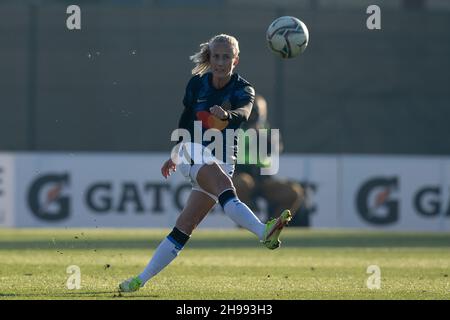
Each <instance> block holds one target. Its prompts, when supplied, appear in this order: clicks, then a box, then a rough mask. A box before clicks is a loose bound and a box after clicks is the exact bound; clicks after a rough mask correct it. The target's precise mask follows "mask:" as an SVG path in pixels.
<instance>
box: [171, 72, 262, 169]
mask: <svg viewBox="0 0 450 320" xmlns="http://www.w3.org/2000/svg"><path fill="white" fill-rule="evenodd" d="M254 99H255V90H254V89H253V87H252V85H251V84H250V83H249V82H248V81H246V80H245V79H243V78H242V77H241V76H239V75H238V74H236V73H235V74H233V75H232V76H231V79H230V81H229V82H228V83H227V84H226V86H225V87H223V88H221V89H216V88H214V86H213V85H212V74H211V73H206V74H204V75H202V76H199V75H196V76H193V77H192V78H191V79H190V80H189V83H188V85H187V87H186V93H185V96H184V99H183V104H184V106H185V109H184V111H183V114H182V116H181V119H180V122H179V128H184V129H187V130H189V133H190V135H191V138H192V141H193V138H194V121H201V127H202V137H203V134H204V132H205V131H206V130H208V129H217V130H219V131H220V132H221V133H222V138H223V142H224V149H223V155H224V156H225V155H226V154H227V153H226V148H227V146H228V147H230V148H232V149H233V150H232V156H233V159H235V158H236V156H237V143H238V137H237V136H234V137H233V141H227V140H226V139H227V138H226V137H227V135H226V130H227V129H233V130H235V129H237V128H239V127H240V125H241V124H242V123H243V122H245V121H247V120H248V117H249V116H250V113H251V110H252V107H253V102H254ZM214 105H218V106H221V107H222V109H224V110H226V111H227V112H228V118H227V119H225V120H221V119H218V118H217V117H215V116H213V115H212V114H211V113H210V112H209V109H210V108H211V107H213V106H214ZM202 144H203V145H204V146H208V145H209V144H211V141H203V139H202ZM213 154H214V150H213ZM219 160H221V161H224V162H225V160H229V159H219Z"/></svg>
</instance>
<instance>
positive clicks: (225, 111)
mask: <svg viewBox="0 0 450 320" xmlns="http://www.w3.org/2000/svg"><path fill="white" fill-rule="evenodd" d="M190 59H191V60H192V61H193V62H194V63H195V67H194V69H193V70H192V74H193V75H194V76H193V77H192V78H191V79H190V81H189V83H188V85H187V87H186V93H185V96H184V99H183V104H184V106H185V108H184V111H183V113H182V115H181V118H180V121H179V128H181V129H186V130H187V131H188V132H189V133H190V135H191V137H194V130H195V124H199V123H201V130H202V132H205V131H206V130H208V129H214V130H216V132H220V133H221V134H222V139H223V141H224V149H223V151H224V154H227V156H226V157H225V158H222V159H217V158H216V157H215V155H216V153H217V152H216V153H215V154H213V153H212V152H209V150H208V149H205V148H206V146H208V145H209V144H210V143H211V141H201V142H200V143H198V142H197V141H194V142H193V141H192V140H191V141H183V142H182V143H181V142H180V143H178V145H177V146H178V147H179V148H178V149H177V151H176V152H175V154H176V155H177V156H179V157H180V158H181V159H183V160H184V161H182V163H180V164H179V165H178V167H179V169H180V171H181V173H182V174H183V175H184V176H185V177H186V178H187V179H189V181H190V182H191V184H192V191H191V194H190V196H189V198H188V200H187V204H186V206H185V208H184V209H183V211H182V212H181V214H180V215H179V217H178V219H177V221H176V224H175V227H174V228H173V230H172V232H170V234H169V235H168V236H167V237H166V238H165V239H164V240H163V241H162V242H161V243H160V244H159V246H158V248H157V249H156V252H155V253H154V255H153V257H152V259H151V260H150V262H149V263H148V265H147V267H146V268H145V269H144V271H143V272H142V273H141V274H139V275H138V276H136V277H131V278H129V279H127V280H125V281H123V282H122V283H121V284H120V285H119V289H120V290H121V291H123V292H132V291H136V290H138V289H139V288H140V287H142V286H144V284H145V283H146V282H147V281H148V280H149V279H151V278H152V277H154V276H155V275H156V274H158V273H159V272H160V271H161V270H162V269H164V268H165V267H166V266H167V265H168V264H169V263H170V262H172V260H173V259H175V258H176V257H177V256H178V254H179V252H180V251H181V250H182V249H183V247H184V245H185V244H186V242H187V241H188V240H189V238H190V236H191V234H192V232H193V230H194V229H195V228H196V227H197V225H198V224H199V223H200V222H201V221H202V220H203V218H204V217H205V216H206V215H207V214H208V212H209V211H210V210H211V209H212V208H213V206H214V205H215V204H216V203H217V201H218V202H219V203H220V205H221V206H222V208H223V210H224V212H225V214H226V215H227V216H229V217H230V218H231V219H232V220H233V221H234V222H235V223H237V224H238V225H240V226H242V227H243V228H246V229H247V230H249V231H251V232H252V233H254V234H255V235H256V236H257V237H258V238H259V239H260V241H261V242H262V243H263V244H264V245H265V246H266V247H267V248H269V249H276V248H278V247H279V245H280V240H279V235H280V232H281V230H282V229H283V227H284V226H285V225H286V224H287V223H288V222H289V221H290V219H291V213H290V211H289V210H285V211H283V213H282V214H281V215H280V216H279V217H278V218H277V219H273V220H271V221H269V222H268V223H267V224H263V223H262V222H261V221H260V220H259V219H258V218H257V217H256V216H255V215H254V214H253V212H252V211H251V210H250V209H249V208H248V207H247V206H246V205H245V204H244V203H242V202H241V201H240V200H239V199H238V197H237V195H236V191H235V188H234V186H233V183H232V180H231V176H232V175H233V172H234V161H235V160H236V153H237V148H236V146H237V138H236V136H234V137H233V139H232V140H233V141H226V134H225V130H226V129H237V128H239V126H240V125H241V123H242V122H243V121H247V120H248V117H249V115H250V112H251V109H252V106H253V102H254V96H255V92H254V89H253V87H252V86H251V85H250V83H248V82H247V81H246V80H244V79H243V78H242V77H240V76H239V75H238V74H237V73H233V71H234V68H235V67H236V66H237V64H238V62H239V44H238V41H237V40H236V38H234V37H232V36H229V35H225V34H220V35H216V36H214V37H213V38H211V39H210V40H209V42H207V43H202V44H201V45H200V51H199V52H197V53H196V54H194V55H193V56H191V57H190ZM196 121H200V122H196ZM229 149H231V152H230V150H229ZM227 150H228V151H227ZM216 151H217V150H216ZM205 155H206V156H205ZM223 160H225V161H223ZM177 163H179V162H178V160H177V159H173V157H171V158H170V159H168V160H167V161H166V162H165V163H164V164H163V166H162V168H161V173H162V175H163V176H164V178H166V179H167V177H169V176H170V174H171V171H176V167H177Z"/></svg>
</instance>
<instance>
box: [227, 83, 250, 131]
mask: <svg viewBox="0 0 450 320" xmlns="http://www.w3.org/2000/svg"><path fill="white" fill-rule="evenodd" d="M254 101H255V90H254V89H253V87H251V86H245V87H244V88H242V89H240V90H239V91H238V92H237V96H236V101H233V102H234V103H233V107H232V109H231V110H228V111H227V119H226V120H228V123H229V124H228V125H229V126H232V127H239V126H240V125H241V123H242V122H246V121H247V120H248V118H249V117H250V114H251V113H252V108H253V102H254Z"/></svg>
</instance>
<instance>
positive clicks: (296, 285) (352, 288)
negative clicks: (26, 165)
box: [0, 228, 450, 300]
mask: <svg viewBox="0 0 450 320" xmlns="http://www.w3.org/2000/svg"><path fill="white" fill-rule="evenodd" d="M167 233H168V230H144V229H136V230H134V229H126V230H124V229H117V230H115V229H107V230H100V229H84V230H82V229H19V230H13V229H0V299H226V300H232V299H449V298H450V234H449V233H445V234H444V233H381V232H361V231H331V230H320V231H317V230H313V231H312V230H304V229H299V228H288V229H287V230H285V231H284V233H283V234H282V241H283V244H282V247H281V248H280V249H278V250H275V251H270V250H268V249H265V248H264V247H263V246H262V245H260V244H259V243H258V241H257V240H256V237H254V236H253V235H252V234H250V233H249V232H247V231H243V230H235V231H212V230H210V231H203V230H199V231H196V233H194V236H193V237H192V239H191V240H190V241H189V242H188V244H187V246H186V248H185V249H184V250H183V252H182V253H181V255H180V256H179V257H178V258H177V259H176V260H175V261H174V262H173V263H172V264H171V265H170V266H169V267H168V268H166V269H165V270H163V272H162V273H160V274H159V275H158V276H156V277H155V278H153V279H152V280H151V281H150V282H149V283H148V284H147V285H146V286H145V287H144V288H143V289H142V290H140V291H138V292H136V293H132V294H121V295H119V293H118V292H117V289H116V288H117V285H118V283H119V282H120V281H121V280H123V279H125V278H128V277H129V276H130V275H135V274H137V273H139V272H140V271H141V270H142V269H143V268H144V266H145V265H146V264H147V262H148V259H149V257H150V256H151V255H152V253H153V250H154V249H155V248H156V246H157V245H158V243H159V241H160V240H161V239H162V238H163V237H164V236H166V235H167ZM70 265H77V266H79V267H80V269H81V288H80V289H74V290H69V289H67V285H66V283H67V279H68V278H69V276H70V274H68V273H66V268H67V267H68V266H70ZM369 265H378V266H379V267H380V269H381V288H380V289H378V290H377V289H374V290H370V289H368V288H367V286H366V281H367V279H368V277H369V276H370V274H368V273H367V272H366V271H367V267H368V266H369Z"/></svg>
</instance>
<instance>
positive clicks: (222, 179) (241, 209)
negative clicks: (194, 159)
mask: <svg viewBox="0 0 450 320" xmlns="http://www.w3.org/2000/svg"><path fill="white" fill-rule="evenodd" d="M194 179H195V180H196V182H197V183H198V185H199V186H200V187H201V188H202V189H203V190H205V191H207V192H208V193H211V194H213V195H215V196H217V198H218V200H219V203H220V205H221V206H222V208H223V210H224V212H225V214H226V215H227V216H228V217H229V218H231V220H233V221H234V222H235V223H236V224H238V225H240V226H241V227H243V228H245V229H247V230H249V231H250V232H252V233H254V234H255V235H256V236H257V237H258V238H259V239H260V240H263V238H264V231H265V224H264V223H262V222H261V221H260V220H259V219H258V217H257V216H256V215H255V214H254V213H253V212H252V210H250V208H249V207H248V206H247V205H245V203H243V202H242V201H241V200H239V198H238V196H237V194H236V190H235V188H234V185H233V182H232V181H231V178H230V176H229V175H228V174H226V173H225V172H224V171H223V170H222V168H221V167H220V166H219V165H218V164H217V163H212V164H205V165H203V166H201V167H200V169H199V170H198V172H197V174H196V175H195V176H194Z"/></svg>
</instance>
